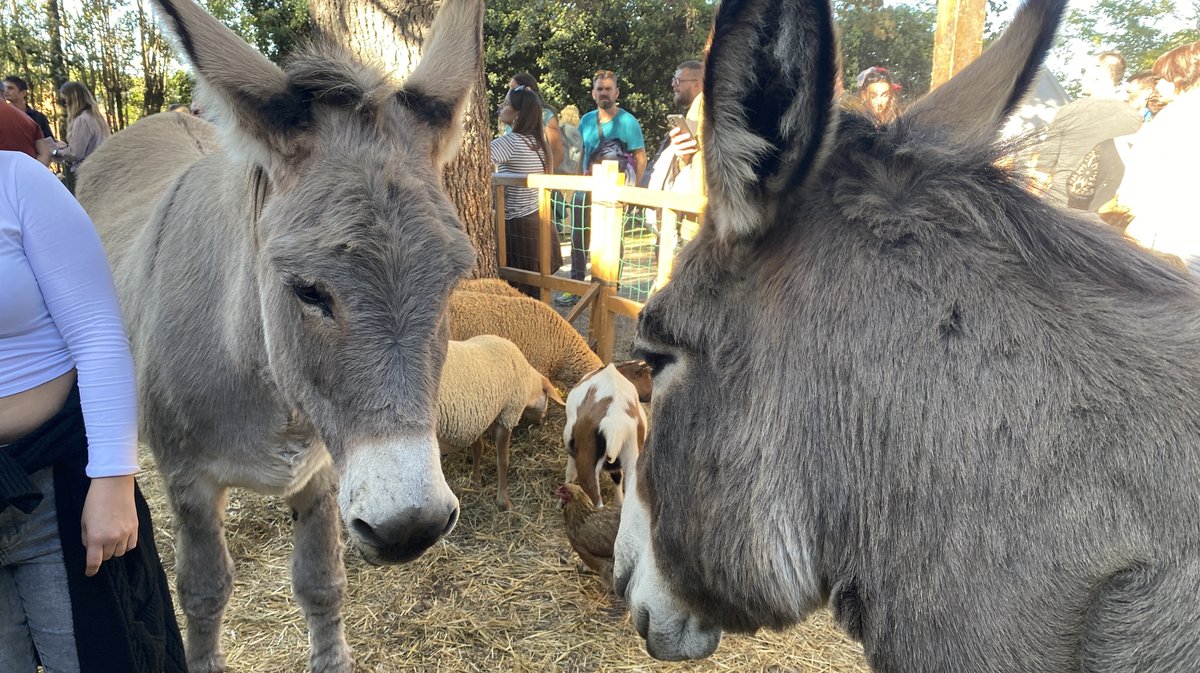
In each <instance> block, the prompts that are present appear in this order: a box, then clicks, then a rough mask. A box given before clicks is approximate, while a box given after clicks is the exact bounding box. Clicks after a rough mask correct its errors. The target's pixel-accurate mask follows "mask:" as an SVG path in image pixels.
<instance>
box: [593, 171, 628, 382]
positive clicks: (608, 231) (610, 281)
mask: <svg viewBox="0 0 1200 673" xmlns="http://www.w3.org/2000/svg"><path fill="white" fill-rule="evenodd" d="M624 178H625V174H624V173H622V172H621V171H619V170H617V162H615V161H605V162H602V163H601V164H600V165H599V166H597V167H596V168H595V169H594V170H593V171H592V179H593V181H594V184H595V186H594V187H593V189H592V250H591V257H592V281H593V282H595V283H598V284H599V287H598V288H597V292H596V299H595V301H594V302H593V303H592V315H591V321H590V322H591V336H592V341H593V342H594V343H595V344H596V355H599V356H600V360H601V361H602V362H611V361H612V352H613V325H612V320H613V316H612V314H611V312H610V310H609V306H608V304H609V301H608V300H609V298H610V297H612V296H614V295H615V294H616V293H617V285H618V282H619V281H620V276H621V233H622V228H623V224H624V214H625V208H624V207H623V206H622V205H621V203H620V202H619V201H618V200H617V194H616V188H617V187H618V186H620V184H621V182H622V181H623V180H624Z"/></svg>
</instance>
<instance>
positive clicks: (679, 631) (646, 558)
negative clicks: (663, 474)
mask: <svg viewBox="0 0 1200 673" xmlns="http://www.w3.org/2000/svg"><path fill="white" fill-rule="evenodd" d="M635 473H636V465H635V466H633V467H631V468H628V469H626V470H625V475H626V478H627V479H628V481H627V482H626V491H625V492H626V498H625V503H624V504H623V505H622V509H621V525H620V527H619V528H618V529H617V541H616V546H615V549H614V557H615V564H614V572H613V577H614V579H615V584H614V588H615V589H616V592H617V595H618V596H623V597H624V598H625V604H626V605H628V606H629V614H630V615H631V616H632V618H633V626H634V628H636V629H637V632H638V633H639V634H640V635H641V636H642V637H643V638H645V639H646V651H647V652H649V653H650V656H652V657H654V658H655V659H661V660H664V661H682V660H684V659H703V658H705V657H708V656H710V655H711V654H712V653H713V652H716V651H717V646H718V645H720V644H721V630H720V629H718V628H712V627H706V626H703V625H701V623H700V621H699V620H698V619H697V618H696V616H695V615H693V614H692V613H691V612H690V611H689V610H688V609H687V607H686V606H685V605H684V604H683V603H682V602H681V601H680V600H679V599H677V598H676V597H675V596H674V595H673V594H672V593H671V591H670V589H669V588H668V587H667V584H666V580H665V579H664V578H663V576H662V574H661V573H660V572H659V571H658V564H657V562H656V561H655V558H654V550H653V549H652V548H651V546H650V517H649V514H648V512H647V511H646V506H645V504H644V503H643V502H642V500H641V497H640V496H639V495H638V492H637V479H636V474H635Z"/></svg>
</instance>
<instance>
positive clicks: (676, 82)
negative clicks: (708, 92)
mask: <svg viewBox="0 0 1200 673" xmlns="http://www.w3.org/2000/svg"><path fill="white" fill-rule="evenodd" d="M699 81H700V80H698V79H679V78H678V77H672V78H671V86H679V85H680V84H684V83H686V82H699Z"/></svg>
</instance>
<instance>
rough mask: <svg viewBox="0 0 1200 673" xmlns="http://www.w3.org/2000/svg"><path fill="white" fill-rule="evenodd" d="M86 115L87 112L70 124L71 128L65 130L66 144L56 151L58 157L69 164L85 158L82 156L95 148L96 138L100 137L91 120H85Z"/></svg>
mask: <svg viewBox="0 0 1200 673" xmlns="http://www.w3.org/2000/svg"><path fill="white" fill-rule="evenodd" d="M88 115H89V113H87V112H84V113H81V114H80V115H79V116H78V117H76V118H75V121H73V122H71V128H69V129H67V143H66V145H65V146H61V147H60V148H59V150H58V156H60V157H62V158H63V159H66V160H67V161H69V162H71V163H77V162H79V161H80V160H82V159H84V158H86V157H85V156H82V155H83V154H84V153H85V152H87V151H88V150H89V149H90V148H92V147H94V146H95V143H96V136H98V135H100V133H99V130H98V129H97V128H96V125H95V124H94V123H92V120H90V119H87V117H88Z"/></svg>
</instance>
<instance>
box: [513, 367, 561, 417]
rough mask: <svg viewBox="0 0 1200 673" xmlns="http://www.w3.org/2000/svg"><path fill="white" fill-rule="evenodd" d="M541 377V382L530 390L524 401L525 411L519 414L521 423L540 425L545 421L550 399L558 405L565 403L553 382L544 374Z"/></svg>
mask: <svg viewBox="0 0 1200 673" xmlns="http://www.w3.org/2000/svg"><path fill="white" fill-rule="evenodd" d="M541 379H542V380H541V383H540V384H539V385H538V386H537V388H535V389H533V390H532V391H531V393H530V397H529V399H528V400H526V401H525V411H524V412H523V413H522V414H521V422H523V423H531V424H533V425H541V424H542V423H543V422H545V420H546V411H547V409H548V408H549V406H550V400H554V401H555V402H558V403H559V404H560V405H565V404H566V403H565V402H563V399H562V396H561V395H559V394H558V389H557V388H555V387H554V384H553V383H550V379H548V378H546V377H545V376H543V377H541Z"/></svg>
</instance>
